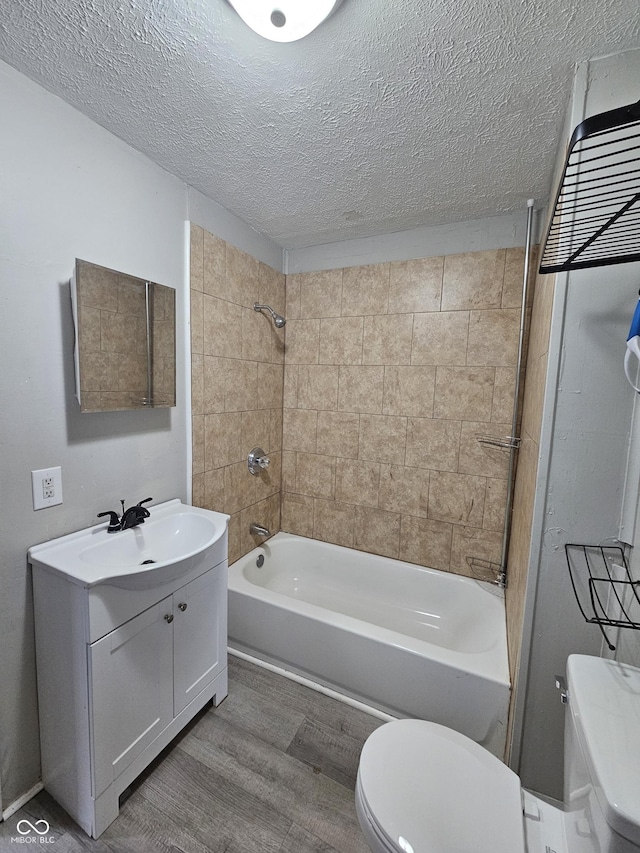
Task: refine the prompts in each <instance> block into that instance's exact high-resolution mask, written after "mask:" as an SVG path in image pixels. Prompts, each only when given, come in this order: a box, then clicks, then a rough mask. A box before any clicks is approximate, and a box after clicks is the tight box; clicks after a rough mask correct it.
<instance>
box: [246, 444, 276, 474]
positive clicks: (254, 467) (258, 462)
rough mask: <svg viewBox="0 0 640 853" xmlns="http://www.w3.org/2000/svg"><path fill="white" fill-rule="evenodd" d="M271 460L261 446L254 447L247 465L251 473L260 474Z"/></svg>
mask: <svg viewBox="0 0 640 853" xmlns="http://www.w3.org/2000/svg"><path fill="white" fill-rule="evenodd" d="M270 462H271V460H270V459H269V457H268V456H267V454H266V453H265V452H264V450H263V449H262V448H261V447H254V448H253V450H252V451H251V453H250V454H249V458H248V459H247V465H248V466H249V471H250V473H251V474H259V473H260V471H263V470H264V469H265V468H268V467H269V463H270Z"/></svg>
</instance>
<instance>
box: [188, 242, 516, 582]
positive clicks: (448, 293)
mask: <svg viewBox="0 0 640 853" xmlns="http://www.w3.org/2000/svg"><path fill="white" fill-rule="evenodd" d="M191 236H192V255H191V265H192V266H191V268H192V352H193V412H194V417H193V428H194V468H193V470H194V502H195V503H197V504H200V505H202V506H207V507H209V508H212V509H221V510H224V511H226V512H228V513H230V514H231V516H232V521H231V527H230V562H232V561H234V560H235V559H237V558H238V557H239V556H240V555H241V554H244V553H246V552H247V551H249V550H250V549H251V548H252V547H254V545H255V544H256V543H257V541H259V540H256V539H254V537H252V536H251V535H250V534H249V524H250V523H251V522H252V521H256V522H258V523H260V524H264V525H266V526H267V527H269V528H270V529H271V530H272V531H275V530H278V529H282V530H285V531H288V532H291V533H298V534H301V535H303V536H310V537H313V538H317V539H322V540H325V541H328V542H335V543H338V544H340V545H347V546H350V547H354V548H358V549H360V550H363V551H369V552H372V553H379V554H384V555H386V556H390V557H395V558H399V559H401V560H407V561H409V562H413V563H418V564H420V565H424V566H431V567H433V568H437V569H443V570H446V571H453V572H457V573H461V574H469V573H470V570H469V566H468V563H467V557H471V556H473V557H477V558H481V559H486V560H493V561H498V560H499V558H500V550H501V543H502V531H503V521H504V505H505V497H506V477H507V466H508V455H507V453H506V452H504V451H502V450H500V449H496V448H492V447H487V446H484V445H481V444H480V443H479V442H478V440H477V437H478V436H479V435H486V436H494V437H504V436H507V435H509V434H510V432H511V414H512V405H513V390H514V384H515V363H516V357H517V345H518V330H519V322H520V300H521V292H522V272H523V261H524V252H523V250H522V249H507V250H504V249H503V250H496V251H484V252H476V253H469V254H463V255H450V256H446V257H435V258H434V257H432V258H424V259H421V260H412V261H403V262H394V263H384V264H376V265H371V266H361V267H351V268H346V269H338V270H330V271H326V272H318V273H303V274H295V275H289V276H287V279H286V301H285V277H284V276H282V275H281V274H279V273H277V272H275V271H274V270H272V269H271V268H269V267H267V266H265V265H264V264H261V263H259V262H258V261H256V260H255V259H253V258H251V257H250V256H249V255H247V254H245V253H243V252H241V251H239V250H238V249H236V248H234V247H233V246H231V245H230V244H227V243H225V242H224V241H223V240H221V239H219V238H217V237H215V236H213V235H211V234H208V233H206V232H204V231H203V230H202V229H201V228H198V227H196V226H193V227H192V231H191ZM256 300H260V301H264V302H267V303H268V304H270V305H271V306H272V307H273V308H274V309H275V310H276V311H278V312H279V313H283V314H285V316H286V318H287V325H286V327H285V329H283V330H276V329H275V328H274V326H273V324H272V323H271V321H270V320H269V319H268V318H267V317H265V316H262V315H260V314H257V313H256V312H254V311H253V310H252V305H253V302H254V301H256ZM285 336H286V352H285V349H284V340H285ZM256 444H258V445H260V446H262V447H263V449H264V450H266V451H267V452H268V453H269V455H270V457H271V460H272V464H271V467H270V469H269V470H268V472H267V473H265V474H263V475H261V476H260V477H253V476H252V475H251V474H249V473H248V471H247V466H246V457H247V454H248V452H249V450H251V448H252V447H253V446H255V445H256ZM280 508H281V511H282V517H281V522H280V518H279V512H280Z"/></svg>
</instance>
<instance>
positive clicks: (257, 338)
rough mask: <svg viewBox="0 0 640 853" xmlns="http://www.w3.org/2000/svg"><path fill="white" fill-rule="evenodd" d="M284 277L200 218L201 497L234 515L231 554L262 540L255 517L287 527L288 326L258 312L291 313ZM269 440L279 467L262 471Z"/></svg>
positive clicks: (195, 312) (194, 306)
mask: <svg viewBox="0 0 640 853" xmlns="http://www.w3.org/2000/svg"><path fill="white" fill-rule="evenodd" d="M284 295H285V289H284V276H283V275H282V274H281V273H278V272H276V271H275V270H273V269H272V268H271V267H268V266H266V265H265V264H263V263H260V262H259V261H257V260H256V259H255V258H252V257H251V256H250V255H248V254H246V253H245V252H241V251H240V250H239V249H236V248H235V247H234V246H232V245H231V244H229V243H226V242H225V241H224V240H221V239H220V238H218V237H216V236H214V235H213V234H209V233H208V232H206V231H204V230H203V229H202V228H200V227H198V226H195V225H192V226H191V352H192V370H191V376H192V413H193V416H192V422H193V503H194V505H195V506H202V507H205V508H208V509H214V510H220V511H222V512H227V513H229V514H230V515H231V522H230V525H229V562H230V563H232V562H234V561H235V560H237V559H238V557H240V556H242V554H245V553H247V552H248V551H250V550H251V549H252V548H254V547H255V545H256V544H258V542H260V541H262V540H260V539H258V538H256V537H253V536H251V535H250V533H249V525H250V524H251V522H257V523H258V524H261V525H264V526H265V527H268V528H269V529H270V530H271V531H272V532H274V533H275V532H277V531H278V530H279V529H280V480H281V474H280V472H281V456H282V454H281V449H282V382H283V363H284V330H278V329H276V328H275V327H274V325H273V323H272V322H271V319H270V318H269V317H267V316H265V315H264V314H261V313H257V312H255V311H254V310H253V307H252V306H253V303H254V302H266V303H267V304H269V305H271V306H272V307H273V308H274V310H275V311H277V312H279V313H284V308H285V305H284ZM255 446H260V447H262V449H263V450H265V451H266V452H267V453H268V454H269V457H270V459H271V465H270V467H269V469H267V470H266V471H263V472H262V473H261V474H260V475H258V476H253V475H251V474H250V473H249V471H248V468H247V456H248V454H249V451H250V450H251V449H252V448H253V447H255Z"/></svg>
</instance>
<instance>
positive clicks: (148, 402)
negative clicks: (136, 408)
mask: <svg viewBox="0 0 640 853" xmlns="http://www.w3.org/2000/svg"><path fill="white" fill-rule="evenodd" d="M144 306H145V318H146V323H147V400H146V403H145V405H146V406H152V405H153V401H152V399H151V320H150V315H149V282H148V281H145V283H144Z"/></svg>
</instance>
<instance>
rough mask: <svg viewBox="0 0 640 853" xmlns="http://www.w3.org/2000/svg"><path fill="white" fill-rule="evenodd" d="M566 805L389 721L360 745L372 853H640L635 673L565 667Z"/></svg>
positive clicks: (479, 757) (503, 769)
mask: <svg viewBox="0 0 640 853" xmlns="http://www.w3.org/2000/svg"><path fill="white" fill-rule="evenodd" d="M567 682H568V695H569V703H568V711H567V716H566V722H565V750H564V752H565V805H564V808H558V807H556V806H554V805H551V804H549V803H548V802H547V801H545V800H543V799H541V798H539V797H536V796H534V795H533V794H531V793H529V792H527V791H524V790H523V789H522V787H521V784H520V780H519V778H518V776H516V774H515V773H514V772H513V771H512V770H510V769H509V768H508V767H507V766H506V765H505V764H503V763H502V762H501V761H499V760H498V759H497V758H495V757H494V756H493V755H491V754H490V753H489V752H487V750H485V749H484V748H483V747H481V746H479V745H478V744H477V743H475V742H474V741H472V740H470V739H469V738H468V737H466V736H465V735H462V734H460V733H459V732H455V731H453V730H452V729H448V728H446V727H445V726H441V725H438V724H436V723H430V722H427V721H424V720H396V721H394V722H391V723H386V724H385V725H383V726H381V727H380V728H378V729H376V731H374V732H373V734H372V735H371V736H370V737H369V738H368V740H367V742H366V743H365V745H364V748H363V750H362V754H361V757H360V765H359V768H358V778H357V783H356V811H357V814H358V820H359V822H360V826H361V828H362V831H363V834H364V837H365V840H366V842H367V844H368V846H369V848H370V850H371V851H373V853H640V670H639V669H637V668H635V667H631V666H627V665H624V664H618V663H616V662H615V661H608V660H604V659H602V658H594V657H587V656H584V655H571V656H570V658H569V660H568V662H567Z"/></svg>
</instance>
